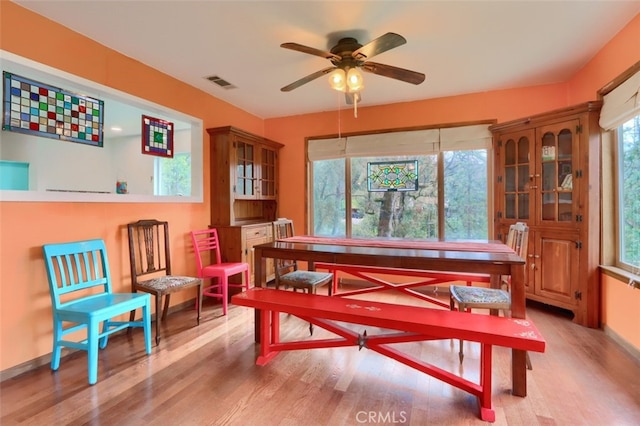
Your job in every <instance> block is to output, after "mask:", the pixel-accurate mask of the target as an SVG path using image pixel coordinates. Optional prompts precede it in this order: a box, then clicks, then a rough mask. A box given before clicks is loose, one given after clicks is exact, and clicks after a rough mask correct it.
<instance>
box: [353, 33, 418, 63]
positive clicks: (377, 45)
mask: <svg viewBox="0 0 640 426" xmlns="http://www.w3.org/2000/svg"><path fill="white" fill-rule="evenodd" d="M406 42H407V40H406V39H405V38H404V37H402V36H401V35H400V34H396V33H386V34H385V35H382V36H380V37H378V38H377V39H375V40H372V41H370V42H369V43H367V44H365V45H364V46H362V47H361V48H360V49H358V50H355V51H354V52H353V53H352V54H351V56H353V57H354V58H355V59H358V60H360V61H366V60H367V59H371V58H373V57H374V56H376V55H379V54H380V53H382V52H386V51H387V50H390V49H393V48H394V47H398V46H402V45H403V44H405V43H406Z"/></svg>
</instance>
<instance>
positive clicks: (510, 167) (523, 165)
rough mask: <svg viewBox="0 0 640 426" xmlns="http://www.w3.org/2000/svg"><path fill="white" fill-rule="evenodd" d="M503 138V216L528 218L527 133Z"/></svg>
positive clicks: (528, 143) (528, 171)
mask: <svg viewBox="0 0 640 426" xmlns="http://www.w3.org/2000/svg"><path fill="white" fill-rule="evenodd" d="M503 140H504V176H503V179H504V218H505V219H529V208H530V199H529V198H530V193H529V191H530V187H529V182H530V179H531V174H530V169H529V167H530V166H529V150H530V137H529V136H527V135H508V136H506V137H505V138H504V139H503Z"/></svg>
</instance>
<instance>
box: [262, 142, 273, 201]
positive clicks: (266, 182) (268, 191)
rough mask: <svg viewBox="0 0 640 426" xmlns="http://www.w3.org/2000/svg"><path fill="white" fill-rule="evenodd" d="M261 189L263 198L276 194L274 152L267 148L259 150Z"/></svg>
mask: <svg viewBox="0 0 640 426" xmlns="http://www.w3.org/2000/svg"><path fill="white" fill-rule="evenodd" d="M260 172H261V177H260V183H261V185H260V186H261V191H262V193H261V194H260V195H261V196H262V197H263V198H273V197H275V196H276V152H275V151H274V150H272V149H269V148H262V150H261V170H260Z"/></svg>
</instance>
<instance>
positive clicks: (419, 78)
mask: <svg viewBox="0 0 640 426" xmlns="http://www.w3.org/2000/svg"><path fill="white" fill-rule="evenodd" d="M362 69H363V70H364V71H366V72H370V73H373V74H377V75H381V76H383V77H389V78H394V79H396V80H401V81H405V82H407V83H411V84H420V83H422V82H423V81H424V79H425V75H424V74H422V73H421V72H417V71H411V70H406V69H404V68H398V67H394V66H391V65H385V64H379V63H377V62H368V61H367V62H365V63H364V64H362Z"/></svg>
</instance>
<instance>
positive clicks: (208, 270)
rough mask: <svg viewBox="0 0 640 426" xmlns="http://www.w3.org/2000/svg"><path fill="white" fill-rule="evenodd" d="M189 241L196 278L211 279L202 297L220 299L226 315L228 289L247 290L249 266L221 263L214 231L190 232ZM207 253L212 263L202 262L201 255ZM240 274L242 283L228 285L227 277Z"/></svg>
mask: <svg viewBox="0 0 640 426" xmlns="http://www.w3.org/2000/svg"><path fill="white" fill-rule="evenodd" d="M191 239H192V241H193V249H194V251H195V255H196V263H197V266H198V277H200V278H202V279H207V278H210V279H211V285H210V286H208V287H205V288H204V289H203V290H202V296H210V297H216V298H219V299H222V314H223V315H227V307H228V301H229V287H238V288H244V289H245V290H249V282H250V281H249V264H248V263H246V262H222V257H221V255H220V244H219V243H218V231H217V230H216V229H213V228H212V229H203V230H200V231H191ZM207 252H209V254H210V256H211V260H210V261H211V262H213V263H210V264H208V263H207V262H206V261H205V262H203V259H202V258H203V255H205V254H206V253H207ZM240 273H243V281H244V282H243V283H240V284H235V283H229V277H231V276H233V275H236V274H240Z"/></svg>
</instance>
